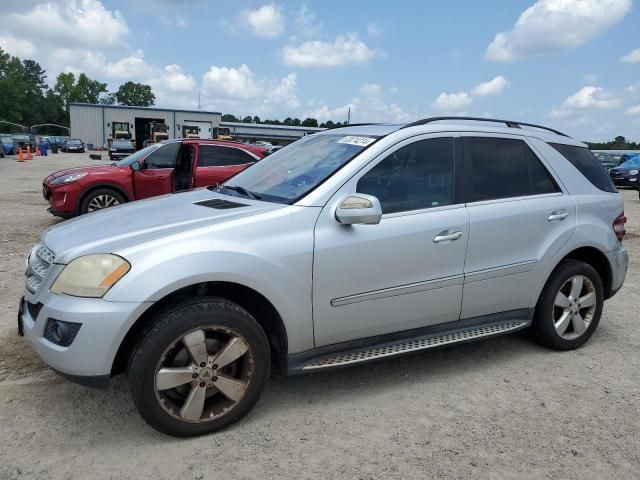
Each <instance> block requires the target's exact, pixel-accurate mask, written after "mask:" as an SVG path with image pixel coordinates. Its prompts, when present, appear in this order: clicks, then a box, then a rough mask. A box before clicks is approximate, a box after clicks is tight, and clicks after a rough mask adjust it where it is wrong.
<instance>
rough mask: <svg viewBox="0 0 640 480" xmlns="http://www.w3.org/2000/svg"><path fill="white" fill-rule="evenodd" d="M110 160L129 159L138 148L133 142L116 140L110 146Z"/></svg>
mask: <svg viewBox="0 0 640 480" xmlns="http://www.w3.org/2000/svg"><path fill="white" fill-rule="evenodd" d="M108 150H109V159H110V160H113V159H114V158H124V157H128V156H129V155H131V154H132V153H136V148H135V147H134V146H133V144H132V143H131V140H125V139H115V140H114V141H113V142H111V145H109V146H108Z"/></svg>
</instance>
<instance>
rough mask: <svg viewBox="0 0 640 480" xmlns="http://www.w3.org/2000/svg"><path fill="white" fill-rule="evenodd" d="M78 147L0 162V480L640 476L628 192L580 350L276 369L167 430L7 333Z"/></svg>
mask: <svg viewBox="0 0 640 480" xmlns="http://www.w3.org/2000/svg"><path fill="white" fill-rule="evenodd" d="M96 163H98V162H97V161H95V160H89V159H88V155H66V156H62V155H54V156H49V157H48V158H46V159H45V158H38V159H36V160H34V161H32V162H28V163H22V164H19V163H16V162H15V161H14V159H10V158H7V159H2V160H0V479H14V478H20V479H22V478H34V479H42V478H91V479H102V478H118V479H120V478H145V477H149V478H154V479H161V478H171V479H175V478H180V479H202V478H205V479H206V478H252V479H255V478H284V477H286V478H349V479H369V478H400V477H402V478H420V479H422V478H426V477H435V478H525V477H526V478H563V479H566V478H575V479H582V478H639V477H640V415H638V412H639V411H640V386H639V380H640V373H639V372H640V330H639V329H638V321H639V320H638V313H637V312H638V311H640V295H639V293H640V285H639V281H640V265H639V262H640V235H639V234H640V202H639V201H638V194H637V192H630V191H625V192H624V193H623V194H624V197H625V202H626V214H627V217H628V218H629V223H628V224H627V229H628V232H629V233H630V235H629V237H628V239H627V240H626V242H625V243H626V245H627V248H628V249H629V251H630V254H631V268H630V271H629V275H628V276H627V281H626V283H625V286H624V289H623V290H622V291H621V292H620V293H619V294H618V295H617V296H616V297H614V298H613V299H612V300H610V301H609V302H607V305H606V306H605V312H604V315H603V318H602V321H601V324H600V327H599V329H598V331H597V332H596V334H595V335H594V337H593V338H592V340H591V341H590V342H589V343H587V345H585V346H584V347H583V348H581V349H579V350H577V351H573V352H566V353H557V352H551V351H549V350H546V349H544V348H542V347H540V346H538V345H536V344H535V343H534V342H533V341H531V340H530V339H529V338H528V337H527V336H526V335H524V334H519V335H511V336H507V337H500V338H497V339H494V340H490V341H485V342H478V343H472V344H469V345H464V346H459V347H455V348H450V349H446V350H440V351H436V352H433V353H424V354H420V355H413V356H409V357H402V358H397V359H394V360H390V361H386V362H384V363H377V364H373V365H368V366H363V367H356V368H351V369H347V370H341V371H336V372H327V373H322V374H314V375H309V376H302V377H295V378H274V379H273V380H272V381H271V383H270V385H269V388H268V390H267V391H266V392H265V394H264V396H263V397H262V400H261V401H260V402H259V404H258V406H257V407H256V409H255V410H254V411H253V412H252V413H251V414H250V415H249V416H248V417H247V418H245V419H244V420H243V421H241V422H240V423H238V424H236V425H234V426H232V427H231V428H229V429H227V430H226V431H224V432H221V433H219V434H215V435H210V436H208V437H204V438H199V439H191V440H178V439H174V438H170V437H166V436H163V435H161V434H159V433H157V432H155V431H154V430H152V429H151V428H149V427H147V426H146V424H145V423H144V422H143V421H142V420H141V419H140V417H139V416H138V415H137V413H136V411H135V410H134V407H133V404H132V402H131V399H130V397H129V393H128V390H127V384H126V378H124V377H120V378H116V379H115V381H114V382H113V386H112V388H111V389H110V390H108V391H93V390H89V389H85V388H83V387H79V386H76V385H73V384H71V383H69V382H67V381H65V380H62V379H60V378H58V377H57V376H56V375H55V374H53V373H52V372H51V371H50V370H48V369H47V367H46V366H45V365H44V364H43V363H42V362H41V361H40V360H39V359H38V358H37V357H36V356H35V354H34V353H33V352H32V351H31V349H30V348H29V347H28V346H27V343H26V341H25V340H24V339H22V338H18V337H17V336H15V333H16V313H17V303H18V299H19V298H20V295H21V292H22V289H23V285H24V277H23V272H24V257H25V255H26V253H27V252H28V251H29V249H30V247H31V246H32V245H33V244H34V243H35V242H36V241H37V240H38V237H39V235H40V233H41V231H42V230H43V229H45V228H46V227H48V226H50V225H52V224H54V223H55V222H57V221H58V220H56V219H54V218H53V217H51V216H49V214H48V213H47V212H46V205H45V202H44V200H43V199H42V195H41V185H40V182H41V180H42V178H44V177H45V176H46V174H48V173H50V172H51V171H54V170H56V169H60V168H65V167H71V166H76V165H82V164H96Z"/></svg>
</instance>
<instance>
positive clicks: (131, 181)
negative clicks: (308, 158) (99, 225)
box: [42, 139, 266, 218]
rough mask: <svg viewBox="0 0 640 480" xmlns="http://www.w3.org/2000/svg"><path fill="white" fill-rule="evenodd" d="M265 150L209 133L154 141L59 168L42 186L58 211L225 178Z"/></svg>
mask: <svg viewBox="0 0 640 480" xmlns="http://www.w3.org/2000/svg"><path fill="white" fill-rule="evenodd" d="M68 144H69V142H67V145H68ZM265 156H266V149H265V148H263V147H256V146H252V145H245V144H242V143H235V142H227V141H215V140H204V139H182V140H168V141H165V142H161V143H157V144H153V145H150V146H148V147H146V148H144V149H142V150H139V151H137V152H136V153H134V154H132V155H130V156H128V157H127V158H125V159H124V160H121V161H119V162H117V163H112V164H111V165H101V166H92V167H86V168H83V167H79V168H73V169H69V170H61V171H59V172H55V173H53V174H51V175H49V176H48V177H47V178H45V180H44V182H43V185H42V188H43V195H44V198H45V199H46V200H47V201H48V202H49V204H50V208H49V211H50V212H51V213H52V214H53V215H57V216H59V217H65V218H68V217H73V216H75V215H79V214H83V213H88V212H93V211H95V210H100V209H103V208H107V207H112V206H115V205H118V204H121V203H125V202H130V201H132V200H140V199H142V198H149V197H155V196H157V195H164V194H167V193H172V192H178V191H181V190H188V189H190V188H196V187H206V186H209V185H216V184H218V183H221V182H224V181H225V180H227V179H228V178H229V177H232V176H233V175H235V174H236V173H238V172H240V171H242V170H244V169H245V168H247V167H248V166H249V165H252V164H253V163H255V162H257V161H258V160H260V159H262V158H264V157H265Z"/></svg>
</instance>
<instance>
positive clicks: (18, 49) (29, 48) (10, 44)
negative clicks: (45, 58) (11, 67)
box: [0, 34, 36, 58]
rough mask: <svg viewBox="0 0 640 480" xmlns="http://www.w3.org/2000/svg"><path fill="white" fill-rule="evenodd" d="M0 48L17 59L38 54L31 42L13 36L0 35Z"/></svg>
mask: <svg viewBox="0 0 640 480" xmlns="http://www.w3.org/2000/svg"><path fill="white" fill-rule="evenodd" d="M0 46H2V49H3V50H4V51H5V52H8V53H10V54H11V55H13V56H15V57H21V58H24V57H30V56H32V55H33V54H34V53H35V52H36V47H35V45H34V44H33V43H31V42H30V41H29V40H25V39H24V38H17V37H14V36H13V35H11V34H3V35H0Z"/></svg>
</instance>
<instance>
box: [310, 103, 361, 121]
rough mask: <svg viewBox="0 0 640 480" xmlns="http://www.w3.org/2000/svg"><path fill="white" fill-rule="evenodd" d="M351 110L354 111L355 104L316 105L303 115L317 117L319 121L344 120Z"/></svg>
mask: <svg viewBox="0 0 640 480" xmlns="http://www.w3.org/2000/svg"><path fill="white" fill-rule="evenodd" d="M349 110H351V113H354V112H355V110H356V108H355V105H353V104H351V103H348V104H346V105H342V106H340V107H335V108H330V107H328V106H327V105H322V106H320V107H316V108H314V109H312V110H308V111H307V112H305V114H304V115H303V117H309V118H315V119H316V120H318V121H319V122H326V121H327V120H333V121H334V122H344V121H346V120H347V116H348V115H349Z"/></svg>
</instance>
